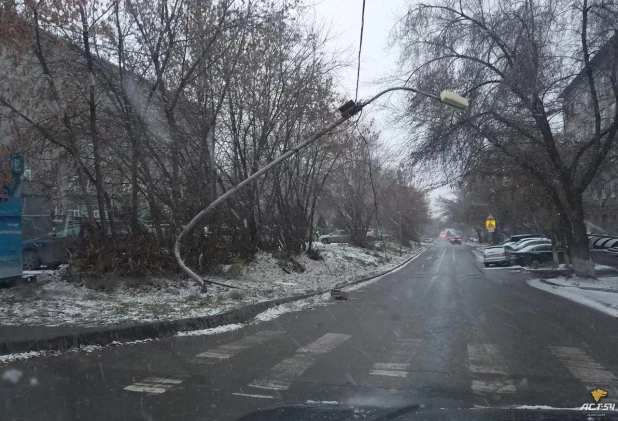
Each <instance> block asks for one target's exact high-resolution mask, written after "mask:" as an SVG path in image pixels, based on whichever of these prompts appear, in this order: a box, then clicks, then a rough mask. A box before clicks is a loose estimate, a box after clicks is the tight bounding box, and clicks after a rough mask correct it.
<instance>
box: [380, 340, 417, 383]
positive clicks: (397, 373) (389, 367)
mask: <svg viewBox="0 0 618 421" xmlns="http://www.w3.org/2000/svg"><path fill="white" fill-rule="evenodd" d="M421 343H422V340H420V339H397V340H396V341H395V343H394V344H393V346H392V347H391V349H392V351H391V353H390V355H389V359H390V360H391V361H409V360H410V355H411V354H415V353H417V352H418V349H419V346H420V345H421ZM409 367H410V364H409V363H403V362H386V363H384V362H380V363H374V364H373V366H372V367H371V371H369V374H370V375H372V376H387V377H408V371H407V370H408V368H409Z"/></svg>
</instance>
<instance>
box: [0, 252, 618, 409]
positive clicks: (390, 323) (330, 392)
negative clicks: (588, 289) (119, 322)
mask: <svg viewBox="0 0 618 421" xmlns="http://www.w3.org/2000/svg"><path fill="white" fill-rule="evenodd" d="M482 266H483V265H482V263H481V262H479V261H478V258H477V257H476V255H475V253H474V252H473V250H472V249H471V248H469V247H467V246H465V245H461V246H458V245H450V244H448V243H446V242H440V243H437V244H436V245H435V246H434V247H431V248H430V249H428V250H427V251H425V252H424V253H423V254H421V255H420V256H419V257H418V258H417V259H416V260H414V261H412V262H411V263H409V264H408V265H407V266H405V267H404V268H402V269H401V270H399V271H397V272H395V273H392V274H390V275H387V276H385V277H383V278H382V279H380V280H379V281H377V282H375V283H372V284H370V285H367V286H364V287H363V288H361V289H359V290H356V291H353V292H352V293H351V299H350V300H349V301H346V302H336V303H332V304H329V305H326V306H319V307H316V308H314V309H311V310H305V311H302V312H296V313H288V314H285V315H283V316H281V317H279V318H277V319H275V320H271V321H269V322H264V323H260V324H256V325H251V326H248V327H245V328H243V329H240V330H236V331H233V332H227V333H223V334H219V335H213V336H196V337H179V338H172V339H166V340H160V341H154V342H150V343H145V344H138V345H131V346H123V347H117V348H107V349H104V350H102V351H97V352H93V353H90V354H84V353H69V354H66V355H64V356H62V357H56V358H35V359H31V360H28V361H24V362H19V363H13V364H9V365H5V366H3V367H0V374H1V373H5V372H6V371H7V370H9V369H15V370H18V372H19V373H21V377H20V379H19V381H17V383H11V382H8V381H0V402H1V403H0V405H2V407H1V408H0V420H106V421H109V420H233V419H236V418H238V417H240V416H242V415H244V414H247V413H249V412H252V411H254V410H256V409H259V408H266V407H273V406H279V405H288V404H299V403H306V402H307V401H329V402H337V403H339V404H342V405H354V406H355V407H357V408H359V410H360V411H362V410H363V409H362V408H363V406H387V407H393V408H396V407H399V406H403V405H413V404H423V405H424V406H425V408H426V409H427V410H431V409H437V408H471V407H474V406H475V405H476V406H491V407H503V406H510V405H550V406H554V407H562V408H564V407H568V408H572V407H580V406H581V405H582V404H583V403H585V402H591V401H592V400H591V396H590V394H589V390H590V388H596V387H599V388H604V389H607V390H608V392H609V396H608V397H607V398H606V400H605V402H609V401H615V400H616V398H618V379H617V378H616V377H615V375H618V353H617V352H616V350H617V349H618V336H617V332H618V330H617V327H618V321H617V320H616V319H615V318H613V317H609V316H607V315H604V314H602V313H599V312H596V311H594V310H592V309H588V308H586V307H582V306H580V305H578V304H575V303H572V302H570V301H567V300H564V299H562V298H560V297H557V296H554V295H551V294H548V293H546V292H543V291H540V290H536V289H534V288H532V287H529V286H528V285H527V284H526V283H525V280H526V275H525V274H523V273H521V272H519V271H518V270H513V269H507V268H489V269H485V268H484V267H482ZM13 373H15V372H13ZM612 398H613V399H612ZM361 414H362V413H361Z"/></svg>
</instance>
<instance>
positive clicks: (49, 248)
mask: <svg viewBox="0 0 618 421" xmlns="http://www.w3.org/2000/svg"><path fill="white" fill-rule="evenodd" d="M81 230H82V227H81V226H80V224H79V223H71V224H68V225H66V226H63V227H61V228H58V229H56V230H54V231H52V232H50V233H49V234H47V235H44V236H43V237H39V238H35V239H32V240H26V241H23V242H22V262H23V267H24V270H36V269H38V268H39V267H41V265H44V266H47V267H48V268H51V269H54V268H57V267H58V266H60V265H61V264H64V263H68V262H69V256H70V253H71V252H72V251H74V250H75V249H76V248H77V246H78V244H79V241H80V239H83V238H84V235H82V236H81V237H80V233H81Z"/></svg>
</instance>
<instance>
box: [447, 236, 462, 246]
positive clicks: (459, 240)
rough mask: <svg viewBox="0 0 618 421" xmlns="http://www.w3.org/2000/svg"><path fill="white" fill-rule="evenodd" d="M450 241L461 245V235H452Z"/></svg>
mask: <svg viewBox="0 0 618 421" xmlns="http://www.w3.org/2000/svg"><path fill="white" fill-rule="evenodd" d="M449 241H450V242H451V244H459V245H461V237H451V239H450V240H449Z"/></svg>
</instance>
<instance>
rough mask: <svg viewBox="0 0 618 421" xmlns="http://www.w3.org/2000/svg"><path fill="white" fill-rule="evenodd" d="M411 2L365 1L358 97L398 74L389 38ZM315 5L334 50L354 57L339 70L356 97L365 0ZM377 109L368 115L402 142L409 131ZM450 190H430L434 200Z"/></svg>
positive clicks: (323, 0)
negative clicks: (390, 122)
mask: <svg viewBox="0 0 618 421" xmlns="http://www.w3.org/2000/svg"><path fill="white" fill-rule="evenodd" d="M410 3H411V0H388V1H384V0H366V4H365V28H364V35H363V48H362V56H361V71H360V85H359V92H358V97H359V99H367V98H369V97H371V96H373V95H374V94H375V93H377V92H379V91H380V90H381V87H382V89H383V88H384V86H385V85H379V86H378V82H379V81H380V79H382V78H384V77H386V76H392V75H393V74H395V73H396V71H397V59H398V56H399V52H398V50H397V49H396V48H392V49H389V47H388V41H389V36H390V35H391V30H392V28H393V26H394V25H395V23H396V22H397V20H398V19H400V18H401V17H402V16H403V15H404V13H405V11H406V9H407V5H408V4H410ZM314 4H315V10H316V14H317V16H318V18H319V19H320V20H324V21H325V23H326V24H327V26H329V27H331V28H332V32H333V34H334V35H336V37H335V38H334V39H333V41H332V42H331V44H332V49H333V50H334V49H337V50H348V51H349V52H350V54H351V55H352V57H353V59H354V66H352V67H349V68H345V69H341V70H340V71H339V73H338V81H339V83H340V85H341V91H342V93H344V94H345V96H346V98H351V99H353V98H354V92H355V89H356V63H357V61H356V60H357V57H358V42H359V35H360V28H361V12H362V5H363V1H362V0H315V3H314ZM398 95H400V94H397V95H394V96H392V97H391V98H390V105H397V104H398V98H401V97H400V96H398ZM383 98H384V97H383ZM382 101H383V102H384V101H386V100H382ZM376 108H377V107H372V109H370V110H369V113H368V115H370V116H371V117H373V118H374V119H375V120H376V122H377V125H378V128H379V129H380V130H381V132H382V135H381V138H382V139H384V140H387V141H389V142H391V143H392V144H393V145H394V146H395V147H397V145H401V143H402V142H404V141H405V138H406V133H405V132H404V131H402V130H398V129H393V128H392V124H389V121H388V113H387V112H385V111H382V112H380V111H379V110H377V109H376ZM448 190H449V189H448V188H440V189H436V190H434V191H433V192H431V193H430V197H431V198H432V199H435V198H436V197H437V196H440V195H442V196H444V195H448V194H449V191H448ZM432 201H433V200H432ZM434 209H435V208H434Z"/></svg>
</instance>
